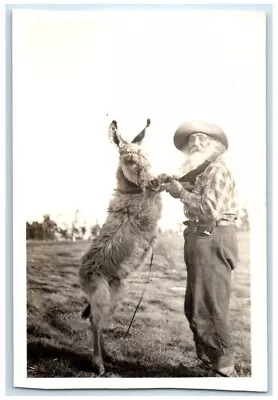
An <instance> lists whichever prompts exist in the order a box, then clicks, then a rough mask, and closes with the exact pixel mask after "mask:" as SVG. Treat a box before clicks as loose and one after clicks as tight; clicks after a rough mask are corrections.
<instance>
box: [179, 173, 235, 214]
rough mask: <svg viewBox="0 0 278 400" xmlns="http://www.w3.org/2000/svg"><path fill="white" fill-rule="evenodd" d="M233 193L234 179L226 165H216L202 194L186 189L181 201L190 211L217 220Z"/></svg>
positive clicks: (205, 183) (206, 181)
mask: <svg viewBox="0 0 278 400" xmlns="http://www.w3.org/2000/svg"><path fill="white" fill-rule="evenodd" d="M232 195H233V180H232V177H231V175H230V173H229V171H228V170H227V169H226V168H225V167H224V166H219V165H216V166H214V167H213V168H212V169H211V170H210V172H209V173H208V175H207V177H206V179H205V182H204V189H203V193H202V194H196V193H194V192H189V191H188V190H186V189H184V190H183V191H182V194H181V201H182V202H183V203H184V204H185V206H186V209H187V211H188V213H190V214H191V215H195V216H196V217H201V218H205V219H206V218H209V219H213V220H215V221H217V220H218V219H219V218H220V217H221V215H222V214H223V213H224V211H225V210H226V208H227V204H228V202H229V201H230V199H231V196H232Z"/></svg>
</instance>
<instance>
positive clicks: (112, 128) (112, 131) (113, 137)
mask: <svg viewBox="0 0 278 400" xmlns="http://www.w3.org/2000/svg"><path fill="white" fill-rule="evenodd" d="M108 134H109V139H110V141H111V142H113V143H115V144H116V146H118V147H120V145H121V144H123V143H124V141H123V139H122V138H121V136H120V135H119V133H118V124H117V121H115V120H113V121H112V122H111V124H110V125H109V130H108Z"/></svg>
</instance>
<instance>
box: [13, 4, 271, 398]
mask: <svg viewBox="0 0 278 400" xmlns="http://www.w3.org/2000/svg"><path fill="white" fill-rule="evenodd" d="M111 4H112V3H111ZM129 4H132V2H131V3H129ZM160 4H162V3H160ZM21 13H24V14H25V15H28V14H29V12H28V11H27V10H24V11H16V15H20V14H21ZM59 13H60V11H59ZM31 14H32V16H31V18H33V17H34V16H35V14H34V12H30V15H31ZM86 14H87V12H86ZM25 21H26V20H25ZM14 57H15V58H14V59H15V62H16V54H14ZM15 84H16V82H15ZM16 106H17V105H16V104H14V107H16ZM14 128H15V130H14V144H16V143H17V140H18V139H19V138H18V137H17V135H16V132H17V131H16V126H15V127H14ZM22 156H23V158H22ZM23 160H24V155H22V154H21V153H20V149H19V148H18V147H17V146H14V158H13V166H14V186H13V190H14V225H13V231H14V282H13V283H14V293H15V294H16V296H14V354H15V357H14V386H15V387H26V388H27V387H29V388H31V387H32V388H46V389H55V388H57V389H63V388H71V389H73V388H103V389H107V388H110V389H112V388H118V389H119V388H134V389H135V388H191V389H222V390H233V391H235V390H237V391H240V390H242V391H258V392H264V391H266V390H267V354H266V344H267V343H266V342H267V341H266V307H265V305H266V274H263V273H262V272H263V271H265V269H263V268H264V266H265V265H266V241H265V221H266V215H265V203H266V199H265V190H264V189H263V190H262V189H261V188H265V171H262V170H261V165H260V164H259V163H258V165H255V166H254V176H256V181H257V185H258V188H259V190H258V197H257V199H256V204H254V205H252V210H251V224H252V243H251V258H252V318H251V320H252V377H251V378H236V379H234V378H230V379H229V380H227V379H225V378H201V379H200V378H197V379H196V378H186V379H183V378H163V379H161V378H141V379H138V378H27V371H26V339H27V338H26V285H25V282H26V268H25V266H26V249H25V245H26V243H25V220H24V210H22V207H21V203H20V193H21V192H22V191H23V190H24V187H21V185H20V171H21V163H22V161H23ZM23 288H24V289H23ZM19 294H20V295H19ZM258 294H259V295H258ZM258 315H260V319H259V318H258ZM19 332H20V334H19Z"/></svg>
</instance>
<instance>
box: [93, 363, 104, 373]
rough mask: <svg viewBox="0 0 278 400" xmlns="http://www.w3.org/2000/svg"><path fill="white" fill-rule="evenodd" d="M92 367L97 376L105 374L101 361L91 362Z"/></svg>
mask: <svg viewBox="0 0 278 400" xmlns="http://www.w3.org/2000/svg"><path fill="white" fill-rule="evenodd" d="M93 367H94V368H95V369H96V371H97V373H98V375H99V376H101V375H103V374H104V373H105V368H104V365H103V361H102V360H93Z"/></svg>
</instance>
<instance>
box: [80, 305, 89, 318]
mask: <svg viewBox="0 0 278 400" xmlns="http://www.w3.org/2000/svg"><path fill="white" fill-rule="evenodd" d="M90 316H91V304H88V305H87V306H86V307H85V308H84V310H83V312H82V318H84V319H87V318H89V317H90Z"/></svg>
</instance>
